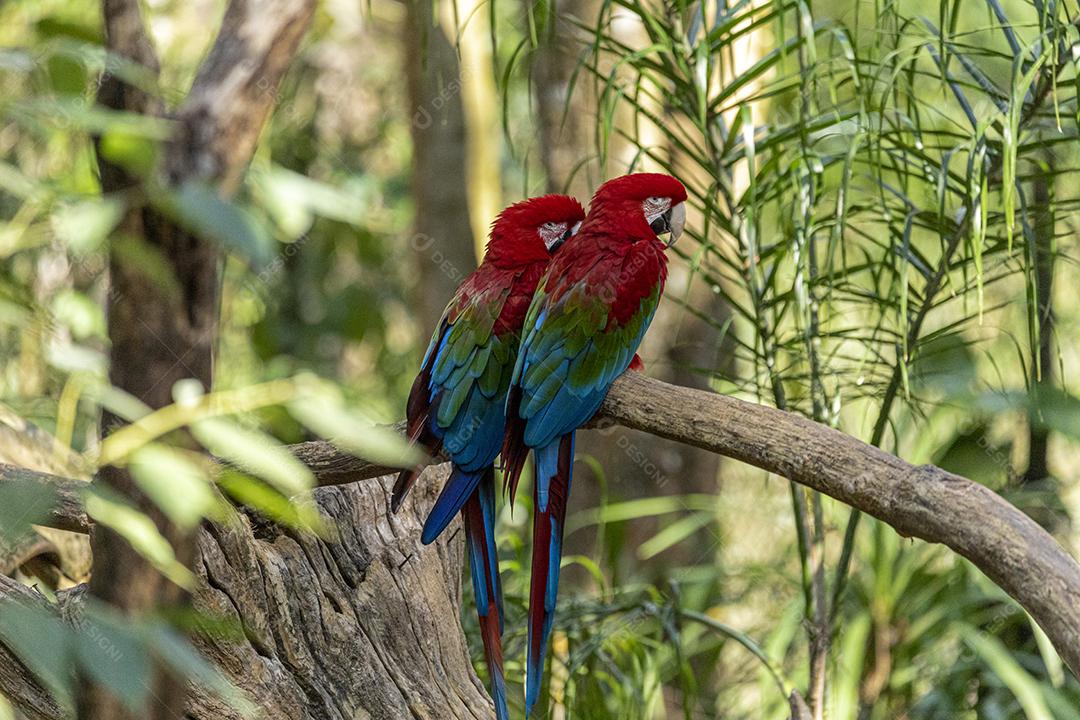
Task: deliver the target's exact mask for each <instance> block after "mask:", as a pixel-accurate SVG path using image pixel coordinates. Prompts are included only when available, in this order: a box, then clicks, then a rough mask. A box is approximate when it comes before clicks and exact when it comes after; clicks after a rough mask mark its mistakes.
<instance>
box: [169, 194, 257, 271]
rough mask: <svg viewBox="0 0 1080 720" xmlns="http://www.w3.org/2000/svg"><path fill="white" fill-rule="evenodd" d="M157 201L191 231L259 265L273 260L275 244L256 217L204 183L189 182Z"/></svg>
mask: <svg viewBox="0 0 1080 720" xmlns="http://www.w3.org/2000/svg"><path fill="white" fill-rule="evenodd" d="M157 202H158V204H159V205H160V206H161V207H162V209H163V210H165V211H166V212H167V213H169V214H170V215H172V216H173V217H174V218H175V219H176V220H177V221H178V222H179V223H181V224H182V225H184V226H185V227H187V228H188V230H190V231H191V232H193V233H195V234H196V235H199V236H200V237H205V238H209V239H211V240H214V241H216V242H218V243H219V244H220V245H221V246H222V247H223V248H225V249H226V250H229V251H231V252H235V253H238V254H240V255H241V256H243V257H246V258H248V259H250V260H251V261H252V262H253V263H254V264H255V265H256V266H262V265H265V264H266V263H267V262H269V260H270V258H271V257H273V254H274V249H275V244H274V241H273V240H272V239H271V238H270V236H269V234H268V233H267V232H266V229H265V228H263V227H262V226H261V225H260V224H259V223H258V222H256V220H255V218H254V216H253V215H252V214H251V213H250V212H248V211H247V210H244V209H243V208H241V207H239V206H238V205H236V204H234V203H231V202H228V201H227V200H223V199H222V198H221V197H220V196H219V195H218V194H217V192H215V191H214V190H213V188H211V187H209V186H207V185H205V184H203V183H197V182H187V183H184V184H183V185H181V186H180V188H179V189H178V190H165V191H163V194H162V195H161V196H159V197H158V198H157Z"/></svg>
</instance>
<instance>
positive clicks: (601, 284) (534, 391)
mask: <svg viewBox="0 0 1080 720" xmlns="http://www.w3.org/2000/svg"><path fill="white" fill-rule="evenodd" d="M685 200H686V189H685V188H684V187H683V185H682V183H680V182H679V181H678V180H676V179H675V178H673V177H671V176H669V175H662V174H656V173H639V174H634V175H624V176H623V177H620V178H616V179H614V180H610V181H608V182H606V183H604V184H603V185H601V186H600V188H599V189H598V190H597V191H596V194H595V195H594V196H593V200H592V205H591V206H590V207H589V214H588V216H587V217H586V218H585V221H584V223H582V225H581V228H580V230H579V231H578V232H577V233H576V234H575V235H574V236H573V237H571V238H570V239H569V240H567V241H566V244H565V245H564V246H563V248H562V249H561V250H560V251H559V253H558V254H557V255H556V256H555V258H554V259H553V260H552V261H551V264H550V265H549V266H548V270H547V273H545V275H544V277H543V279H542V280H541V281H540V284H539V286H538V287H537V290H536V295H535V296H534V297H533V300H532V303H531V305H530V306H529V311H528V314H527V315H526V317H525V324H524V328H523V334H524V339H523V340H522V341H521V348H520V349H519V350H518V355H517V364H516V365H515V367H514V374H513V378H512V380H511V386H510V391H509V394H508V396H507V409H506V415H507V427H506V438H505V444H504V446H503V451H502V454H503V466H504V473H505V482H506V485H507V487H508V488H509V491H510V498H511V502H512V501H513V497H514V493H515V492H516V490H517V483H518V478H519V476H520V474H521V469H522V467H523V465H524V463H525V458H526V456H527V455H528V452H529V450H530V449H531V450H533V451H534V452H533V456H534V458H533V462H534V467H535V478H534V482H533V545H532V580H531V583H530V589H529V641H528V665H527V670H526V678H525V709H526V716H528V714H529V712H530V711H531V710H532V708H533V706H534V705H535V703H536V700H537V698H538V697H539V694H540V679H541V677H542V675H543V667H544V654H545V651H546V649H547V643H548V636H549V635H550V633H551V623H552V618H553V617H554V611H555V600H556V594H557V592H558V586H559V564H560V562H561V558H562V534H563V521H564V518H565V516H566V502H567V498H568V496H569V494H570V476H571V470H572V465H573V461H574V431H575V430H576V429H577V428H579V427H581V426H582V425H584V424H585V423H586V422H587V421H588V420H589V418H591V417H592V416H593V415H594V414H595V413H596V411H597V410H598V409H599V407H600V403H601V402H603V400H604V396H605V395H606V394H607V390H608V387H609V386H610V385H611V383H612V382H613V381H614V380H615V378H617V377H618V376H619V375H621V374H622V373H623V372H624V371H625V370H626V369H627V367H629V366H630V365H631V363H632V362H633V360H634V358H635V355H634V353H635V351H636V350H637V347H638V345H639V344H640V343H641V338H642V336H644V334H645V330H646V329H647V328H648V327H649V323H650V322H651V321H652V318H653V314H654V313H655V312H656V306H657V304H658V302H659V301H660V295H661V293H662V292H663V289H664V281H665V279H666V278H667V257H666V256H665V254H664V250H665V249H666V247H667V246H668V245H670V244H671V243H673V242H674V241H675V240H677V239H678V237H679V235H680V234H681V233H682V229H683V225H684V223H685V221H686V205H685V204H684V203H685ZM665 232H669V233H670V239H669V241H668V243H667V244H666V245H665V243H663V242H661V241H660V239H659V238H658V237H657V235H659V234H663V233H665Z"/></svg>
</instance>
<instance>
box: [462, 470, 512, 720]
mask: <svg viewBox="0 0 1080 720" xmlns="http://www.w3.org/2000/svg"><path fill="white" fill-rule="evenodd" d="M461 514H462V517H463V519H464V520H465V540H466V548H467V549H468V552H469V568H470V571H471V575H472V585H473V593H474V595H475V596H476V612H477V615H478V616H479V618H480V634H481V637H482V638H483V641H484V659H485V661H486V662H487V669H488V675H489V676H490V677H491V698H492V700H493V701H494V702H495V717H496V718H497V720H509V713H508V711H507V708H506V679H505V676H504V673H503V657H502V632H503V598H502V582H501V581H500V579H499V558H498V553H497V549H496V546H495V472H494V469H493V468H488V469H487V470H485V471H483V473H482V477H481V479H480V482H479V484H478V485H477V487H476V489H475V490H473V492H472V493H471V494H470V495H469V498H468V500H466V502H465V506H464V507H463V508H462V509H461Z"/></svg>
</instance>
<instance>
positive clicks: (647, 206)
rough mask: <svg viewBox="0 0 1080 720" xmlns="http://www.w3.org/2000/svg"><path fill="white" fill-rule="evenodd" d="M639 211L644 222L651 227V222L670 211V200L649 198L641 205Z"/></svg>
mask: <svg viewBox="0 0 1080 720" xmlns="http://www.w3.org/2000/svg"><path fill="white" fill-rule="evenodd" d="M641 209H642V211H643V212H644V213H645V222H647V223H648V224H650V225H652V224H653V221H654V220H656V219H657V218H658V217H660V216H661V215H663V214H664V213H666V212H667V211H668V210H670V209H671V198H666V197H650V198H646V199H645V202H643V203H641Z"/></svg>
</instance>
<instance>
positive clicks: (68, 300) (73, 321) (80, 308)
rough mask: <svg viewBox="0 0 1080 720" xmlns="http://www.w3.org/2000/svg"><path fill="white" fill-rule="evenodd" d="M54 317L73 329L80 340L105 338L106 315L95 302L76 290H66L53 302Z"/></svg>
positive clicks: (56, 296) (55, 297) (72, 331)
mask: <svg viewBox="0 0 1080 720" xmlns="http://www.w3.org/2000/svg"><path fill="white" fill-rule="evenodd" d="M52 312H53V316H54V317H55V318H56V319H57V320H58V321H59V322H60V323H62V324H63V325H65V326H67V327H68V328H70V329H71V334H72V335H73V336H74V337H75V338H76V339H78V340H82V339H85V338H88V337H98V338H104V337H105V313H104V311H103V310H102V308H101V306H100V305H99V304H98V303H97V302H95V301H94V300H92V299H90V298H88V297H87V296H86V295H84V294H82V293H81V292H78V291H76V290H70V289H64V290H61V291H60V292H58V293H57V294H56V295H55V296H54V297H53V301H52Z"/></svg>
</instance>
